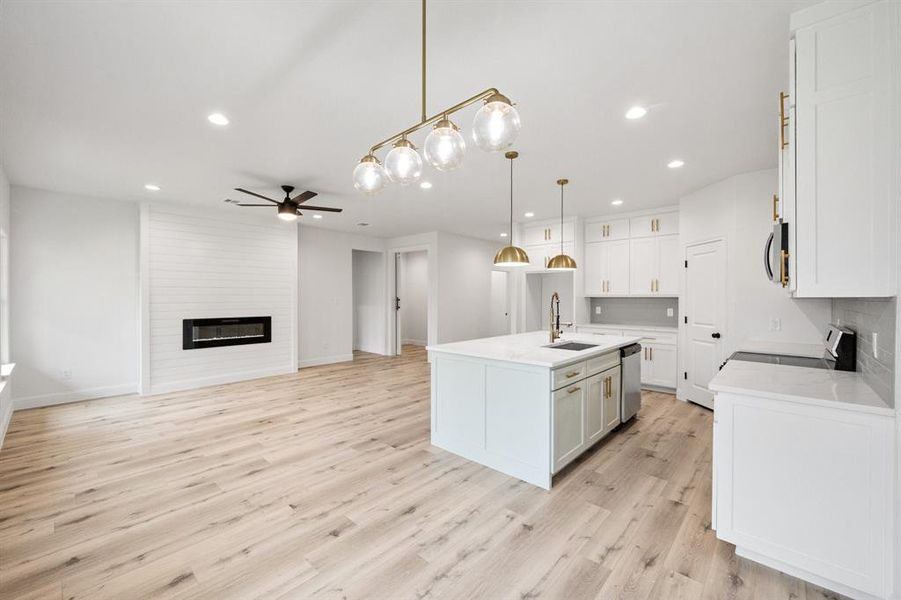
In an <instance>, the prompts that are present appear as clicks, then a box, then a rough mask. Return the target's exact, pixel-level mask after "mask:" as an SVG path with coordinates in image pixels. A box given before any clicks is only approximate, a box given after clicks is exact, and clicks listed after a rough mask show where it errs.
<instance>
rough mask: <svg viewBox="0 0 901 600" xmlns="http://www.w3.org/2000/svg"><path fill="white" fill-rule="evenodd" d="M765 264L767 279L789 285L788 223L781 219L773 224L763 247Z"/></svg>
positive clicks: (785, 285) (784, 285)
mask: <svg viewBox="0 0 901 600" xmlns="http://www.w3.org/2000/svg"><path fill="white" fill-rule="evenodd" d="M763 266H764V268H766V276H767V279H769V280H770V281H772V282H773V283H775V284H778V285H781V286H782V287H788V279H789V275H790V274H789V272H788V223H783V222H782V219H779V221H777V222H776V223H774V224H773V232H772V233H771V234H770V235H769V237H768V238H767V240H766V245H765V246H764V249H763Z"/></svg>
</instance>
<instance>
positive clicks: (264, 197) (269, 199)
mask: <svg viewBox="0 0 901 600" xmlns="http://www.w3.org/2000/svg"><path fill="white" fill-rule="evenodd" d="M235 191H236V192H244V193H245V194H250V195H251V196H256V197H257V198H262V199H263V200H268V201H269V202H275V203H276V204H281V202H279V201H278V200H273V199H272V198H267V197H266V196H263V195H261V194H257V193H256V192H251V191H250V190H245V189H244V188H235Z"/></svg>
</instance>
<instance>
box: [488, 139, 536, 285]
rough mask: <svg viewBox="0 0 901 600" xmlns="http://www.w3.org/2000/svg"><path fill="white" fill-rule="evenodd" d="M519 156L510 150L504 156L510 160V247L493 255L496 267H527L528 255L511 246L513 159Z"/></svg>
mask: <svg viewBox="0 0 901 600" xmlns="http://www.w3.org/2000/svg"><path fill="white" fill-rule="evenodd" d="M517 156H519V152H516V151H515V150H511V151H510V152H507V153H506V154H504V157H505V158H507V159H509V160H510V245H509V246H504V247H503V248H501V249H500V250H498V251H497V254H495V255H494V266H496V267H527V266H529V255H528V254H526V251H525V250H523V249H522V248H519V247H518V246H514V245H513V159H514V158H516V157H517Z"/></svg>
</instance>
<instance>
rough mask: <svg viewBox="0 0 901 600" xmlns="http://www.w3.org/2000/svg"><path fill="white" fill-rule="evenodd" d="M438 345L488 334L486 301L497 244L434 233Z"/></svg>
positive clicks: (489, 291) (489, 322) (489, 326)
mask: <svg viewBox="0 0 901 600" xmlns="http://www.w3.org/2000/svg"><path fill="white" fill-rule="evenodd" d="M437 248H438V255H437V259H438V260H437V262H438V265H437V266H438V269H437V278H438V331H437V340H438V342H439V343H446V342H456V341H459V340H470V339H474V338H482V337H488V336H489V335H491V319H490V315H489V313H488V309H487V304H488V298H489V297H490V295H491V271H492V270H493V268H494V255H495V253H496V252H497V249H498V248H497V244H493V243H491V242H486V241H484V240H477V239H474V238H468V237H464V236H459V235H454V234H450V233H444V232H438V243H437Z"/></svg>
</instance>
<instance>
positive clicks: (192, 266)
mask: <svg viewBox="0 0 901 600" xmlns="http://www.w3.org/2000/svg"><path fill="white" fill-rule="evenodd" d="M141 229H142V243H141V252H142V256H141V263H142V284H143V285H145V288H146V289H144V290H143V291H142V302H143V303H144V310H143V312H142V315H143V317H146V319H142V320H143V323H142V328H143V329H142V337H143V341H142V346H141V349H142V353H143V358H142V364H143V366H144V367H145V368H146V371H143V372H142V389H143V391H144V392H145V393H160V392H165V391H171V390H179V389H188V388H193V387H200V386H204V385H213V384H219V383H226V382H230V381H240V380H244V379H253V378H255V377H264V376H268V375H275V374H279V373H292V372H294V371H295V369H296V365H297V353H296V339H297V338H296V336H297V306H296V285H297V279H296V276H297V233H296V226H295V225H293V224H290V223H284V222H282V221H280V220H278V219H274V218H262V217H260V218H257V217H256V215H251V214H250V213H249V212H247V211H233V212H230V211H228V210H219V209H217V210H200V209H196V208H193V207H182V206H176V205H167V204H163V203H152V204H147V205H144V206H143V207H142V211H141ZM253 316H271V317H272V341H271V342H270V343H266V344H248V345H243V346H222V347H216V348H198V349H192V350H183V349H182V320H183V319H190V318H215V317H253Z"/></svg>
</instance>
